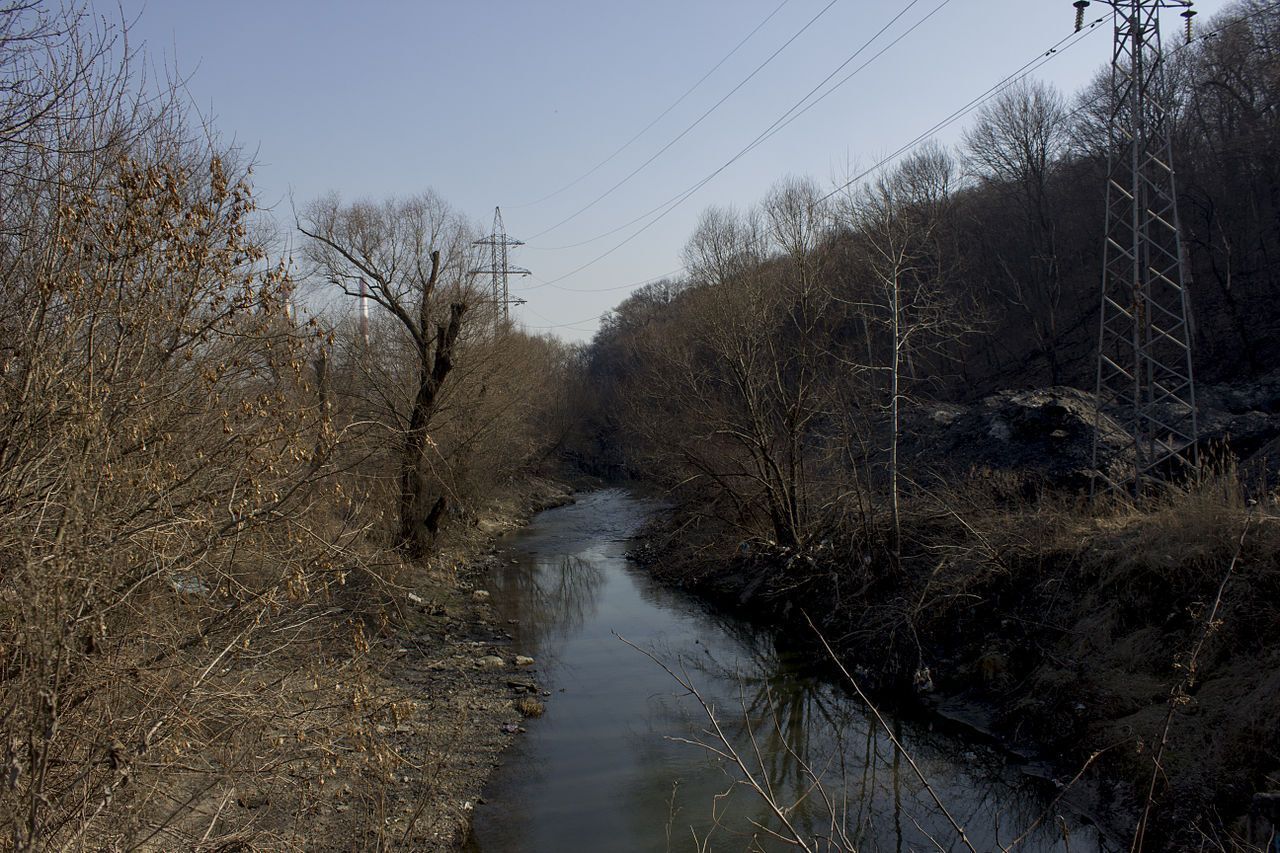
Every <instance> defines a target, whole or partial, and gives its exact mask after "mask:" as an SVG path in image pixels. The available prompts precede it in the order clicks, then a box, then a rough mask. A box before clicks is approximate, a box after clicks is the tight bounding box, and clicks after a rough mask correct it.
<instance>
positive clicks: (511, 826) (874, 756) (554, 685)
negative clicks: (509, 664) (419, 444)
mask: <svg viewBox="0 0 1280 853" xmlns="http://www.w3.org/2000/svg"><path fill="white" fill-rule="evenodd" d="M655 509H656V507H655V505H654V504H652V503H650V502H648V501H646V500H644V499H641V498H638V497H636V496H633V495H632V494H630V493H628V492H626V491H622V490H616V489H609V490H602V491H596V492H591V493H588V494H585V495H582V496H581V497H580V499H579V500H578V502H577V503H575V504H572V505H569V506H564V507H560V508H557V509H552V510H548V511H546V512H543V513H541V514H540V515H538V516H537V517H536V518H535V519H534V520H533V522H532V523H531V524H530V525H529V527H528V528H526V529H525V530H523V531H521V532H519V533H517V534H515V535H513V536H511V537H508V538H507V539H506V540H505V541H504V542H503V543H502V547H503V549H504V550H503V558H504V559H503V561H502V564H501V565H500V566H499V567H498V568H497V569H495V570H494V571H493V573H492V575H491V576H490V577H489V578H488V581H487V583H488V588H489V590H490V592H491V594H492V597H493V598H492V600H493V602H494V605H495V607H496V609H497V611H498V612H499V614H500V616H501V619H502V620H505V622H506V626H505V627H506V628H507V630H508V632H509V633H510V634H511V635H512V637H513V642H512V645H511V653H512V654H528V655H531V656H533V657H534V658H535V659H536V660H537V677H538V681H539V683H540V684H541V685H542V686H544V687H545V688H546V689H547V690H549V691H550V692H551V695H550V696H549V697H546V698H545V699H544V701H545V703H546V713H545V715H544V716H542V717H541V718H536V719H530V720H529V721H528V722H527V728H528V731H527V733H524V734H521V735H520V736H519V737H518V739H517V740H516V743H515V744H514V745H513V746H512V747H511V748H510V749H509V750H508V751H507V753H506V754H505V757H504V764H503V766H502V767H500V768H499V769H498V770H497V771H496V772H495V774H494V776H493V778H492V780H491V781H490V783H489V785H488V786H487V788H486V790H485V794H484V801H483V803H481V804H480V805H479V806H478V807H477V809H476V812H475V820H474V829H473V833H472V838H471V840H470V842H469V844H468V847H467V850H468V851H469V853H506V851H529V853H542V851H547V853H552V851H556V853H559V851H573V853H608V851H664V850H690V851H692V850H699V849H703V850H716V851H720V850H726V851H739V850H769V851H772V850H790V849H797V848H795V847H793V846H790V845H787V844H785V843H783V842H782V841H780V840H778V839H776V838H774V837H772V836H771V835H770V833H771V832H779V831H781V820H780V818H779V817H777V816H776V815H775V814H774V813H773V812H772V810H771V809H770V807H769V806H768V805H767V803H766V801H765V799H764V797H762V796H761V795H760V794H759V793H757V792H756V791H755V790H752V789H750V788H749V787H747V786H745V785H742V784H738V783H739V781H740V780H741V779H742V778H743V771H742V770H741V769H740V768H738V767H736V766H735V765H734V763H733V762H732V761H730V760H728V759H726V758H724V757H722V756H721V755H717V754H715V753H712V752H710V751H708V750H707V749H705V748H703V747H700V746H698V745H695V744H693V743H689V742H688V741H700V742H702V743H703V744H705V745H707V746H711V747H714V748H716V749H717V750H719V751H720V752H721V753H727V752H728V750H727V749H726V748H725V744H724V743H722V742H719V741H718V740H717V739H716V738H714V737H712V736H710V735H708V733H707V732H708V729H709V728H710V726H709V721H708V717H707V714H706V713H705V711H704V710H703V707H702V705H701V704H700V703H699V702H698V701H697V700H696V699H695V698H694V697H693V696H691V695H690V694H689V692H688V691H687V690H685V689H684V688H683V687H681V686H680V684H678V683H677V682H676V681H675V680H674V679H673V678H672V676H671V675H670V674H668V673H667V672H666V671H664V670H663V668H662V667H661V666H659V665H658V664H657V663H655V661H654V660H652V659H650V658H649V657H648V656H646V655H645V654H643V653H642V652H641V651H639V650H637V648H635V647H639V649H644V650H647V651H649V652H651V653H652V654H653V655H654V656H655V657H656V658H657V659H658V660H660V661H662V662H664V663H665V664H666V665H667V666H668V667H670V668H671V669H672V670H674V671H676V672H677V673H680V674H681V675H682V676H687V680H688V681H689V683H691V684H692V685H693V686H694V687H695V688H696V689H697V691H698V692H699V694H701V696H702V697H703V699H704V700H705V702H706V703H707V704H708V705H709V706H712V707H713V708H714V712H715V715H716V718H717V719H718V720H719V721H720V725H721V727H722V729H723V732H724V735H725V739H726V740H727V741H728V743H729V745H731V746H732V747H733V749H734V750H735V751H736V752H737V753H738V755H739V756H741V758H742V760H743V762H744V763H745V764H746V765H747V769H748V770H749V771H750V772H751V774H752V775H753V776H754V777H755V778H756V780H757V781H758V782H759V783H760V785H761V787H766V786H767V787H768V789H770V790H771V791H772V794H773V801H774V802H775V803H776V804H778V805H779V806H782V807H784V808H785V809H786V810H785V811H784V814H785V815H786V818H787V820H788V821H789V822H790V823H791V825H792V826H793V827H795V828H796V829H797V830H799V831H800V832H801V833H802V834H804V835H805V836H806V837H807V838H810V839H815V838H816V839H817V841H814V842H812V847H811V848H810V849H814V850H819V849H821V850H828V849H830V850H843V849H846V847H856V849H857V850H859V851H917V850H919V851H925V850H939V849H942V850H966V849H968V848H966V847H965V846H964V845H963V844H962V843H961V842H960V841H959V840H958V834H957V833H956V832H955V830H954V828H953V826H952V824H951V822H950V821H949V820H948V819H947V818H946V817H945V816H944V814H943V812H942V809H941V808H940V807H939V805H938V804H937V803H936V802H935V800H934V798H935V796H936V798H937V800H938V801H940V802H941V805H942V807H945V809H946V810H947V812H949V813H950V815H951V816H952V818H953V819H954V821H955V822H956V823H957V824H959V825H960V826H963V827H964V828H965V831H966V834H967V835H968V838H969V841H970V843H971V844H972V845H973V848H974V849H976V850H979V851H984V853H985V851H991V850H1001V849H1003V848H1004V847H1005V846H1006V845H1008V844H1009V843H1010V842H1011V841H1012V840H1013V839H1014V838H1016V837H1017V836H1019V835H1020V834H1022V833H1023V832H1024V831H1025V830H1027V829H1028V827H1031V826H1032V825H1033V824H1035V823H1036V822H1037V819H1040V822H1039V826H1038V827H1037V828H1035V829H1032V830H1030V832H1029V833H1028V834H1027V837H1026V839H1025V840H1024V841H1023V842H1022V843H1021V844H1020V845H1019V846H1018V847H1017V848H1016V849H1018V850H1023V851H1033V852H1034V853H1040V851H1064V853H1066V852H1067V851H1074V853H1088V852H1089V851H1108V853H1110V851H1112V850H1114V849H1116V848H1115V847H1113V846H1112V845H1111V844H1109V843H1107V842H1106V841H1104V840H1103V839H1102V838H1101V837H1100V836H1099V834H1098V833H1097V832H1096V831H1095V830H1094V829H1093V828H1092V827H1091V826H1089V825H1088V823H1087V822H1086V821H1084V820H1083V819H1081V818H1080V817H1078V816H1075V815H1073V814H1072V813H1071V812H1070V811H1068V810H1066V809H1065V808H1064V807H1063V806H1062V804H1057V805H1055V804H1054V802H1053V797H1054V795H1055V791H1054V788H1053V786H1052V785H1050V784H1049V783H1046V782H1045V781H1044V780H1042V779H1040V778H1036V777H1034V776H1032V775H1030V774H1028V773H1027V772H1025V769H1024V768H1021V767H1020V766H1019V765H1018V764H1017V763H1016V761H1014V760H1013V759H1012V758H1010V757H1009V756H1008V755H1007V754H1005V753H1003V752H1002V751H1000V750H998V749H996V748H994V747H992V746H989V745H986V744H983V743H978V742H970V741H967V740H965V739H963V738H961V737H958V736H957V735H955V734H954V733H949V732H946V733H944V732H943V731H940V730H935V729H934V727H932V726H931V725H929V724H928V722H927V721H921V720H910V719H899V718H895V717H892V716H888V715H886V719H887V724H888V726H889V727H890V728H891V729H893V730H894V731H895V732H896V739H897V740H898V741H899V743H901V744H902V746H903V749H902V750H899V749H897V748H895V746H894V745H893V739H891V738H890V737H889V736H888V734H887V733H886V731H885V727H884V726H881V725H880V724H879V723H878V722H877V721H876V720H875V718H874V717H872V716H871V715H870V712H869V709H867V708H866V706H864V705H863V704H862V703H860V702H859V701H858V699H857V698H856V697H855V696H854V695H853V694H852V692H851V691H849V690H848V689H846V688H845V687H844V686H842V685H841V684H839V683H837V682H834V681H833V680H832V679H831V678H830V677H829V668H828V667H825V666H823V665H821V664H822V662H820V661H815V660H813V659H812V655H810V654H797V653H793V652H789V651H788V650H787V648H786V644H785V642H784V640H785V638H775V637H771V636H769V635H768V633H767V632H763V631H760V630H758V629H756V628H753V627H752V626H749V625H747V624H746V623H744V622H741V621H739V620H736V619H734V618H732V617H727V616H724V615H721V614H717V613H714V612H710V611H709V610H708V609H707V608H705V607H703V606H701V605H700V604H699V603H698V602H697V601H695V600H693V599H691V598H690V597H689V596H687V595H684V594H682V593H680V592H678V591H674V590H670V589H668V588H666V587H663V586H661V585H659V584H657V583H655V582H653V581H651V580H650V579H649V578H647V577H646V576H645V574H644V573H643V572H642V571H641V570H639V569H638V568H636V567H635V566H634V565H632V564H630V563H629V562H628V561H627V559H626V557H625V552H626V550H627V547H628V540H629V538H630V537H631V536H633V535H634V534H635V533H636V532H637V530H638V529H639V528H640V527H641V526H642V525H643V523H644V522H645V521H646V519H647V518H649V517H650V516H651V514H652V513H653V512H654V511H655ZM624 639H625V640H626V641H627V642H624ZM628 643H631V644H634V646H635V647H633V646H632V645H628ZM904 752H905V755H904ZM906 755H909V756H910V757H911V758H912V759H914V761H915V763H916V765H917V766H918V767H919V769H920V774H919V775H923V776H924V778H925V779H927V780H928V783H929V785H928V788H926V786H925V785H923V784H922V783H921V781H920V778H919V775H917V774H916V773H915V771H913V770H912V769H911V767H910V764H909V762H908V761H907V760H906ZM815 778H817V779H819V780H820V781H821V790H819V789H818V788H817V787H816V786H815V785H814V781H815ZM929 789H932V794H931V793H930V790H929ZM833 827H835V828H836V830H835V831H834V832H833ZM836 835H842V836H843V838H844V839H845V840H846V841H847V842H849V843H848V844H846V846H845V847H840V846H830V847H829V846H827V841H826V839H829V838H831V837H833V836H836ZM931 838H932V839H933V840H932V841H931V840H930V839H931ZM700 845H702V846H700Z"/></svg>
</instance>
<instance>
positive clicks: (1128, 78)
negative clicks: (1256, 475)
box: [1075, 0, 1199, 496]
mask: <svg viewBox="0 0 1280 853" xmlns="http://www.w3.org/2000/svg"><path fill="white" fill-rule="evenodd" d="M1103 2H1105V3H1106V5H1108V6H1111V7H1112V10H1113V19H1114V29H1115V39H1114V44H1113V50H1112V58H1111V92H1110V95H1111V107H1110V109H1111V117H1110V131H1111V132H1110V139H1111V144H1110V158H1109V164H1108V169H1107V223H1106V242H1105V246H1104V250H1103V273H1102V307H1101V316H1100V317H1099V324H1098V372H1097V412H1096V425H1097V426H1098V427H1100V426H1101V422H1102V418H1103V413H1104V411H1105V412H1106V413H1108V414H1111V415H1112V416H1114V417H1115V419H1116V420H1117V421H1118V422H1119V423H1120V424H1121V425H1122V426H1123V427H1124V428H1125V429H1126V430H1127V431H1128V433H1129V435H1130V436H1131V437H1132V440H1133V445H1132V446H1133V453H1134V460H1133V461H1134V471H1133V479H1132V481H1131V482H1129V483H1126V482H1125V480H1124V478H1113V477H1112V476H1111V475H1110V474H1109V473H1108V472H1103V471H1101V470H1100V469H1099V465H1098V435H1099V433H1100V430H1095V434H1094V445H1093V467H1094V470H1095V471H1097V472H1098V474H1097V475H1096V476H1098V477H1101V480H1102V483H1101V485H1102V487H1103V488H1104V489H1118V488H1121V487H1129V486H1131V487H1132V489H1133V492H1134V495H1135V496H1136V495H1138V494H1139V493H1141V492H1142V490H1143V489H1144V487H1145V486H1146V485H1149V484H1151V483H1154V482H1160V481H1162V480H1164V479H1165V478H1167V477H1169V476H1170V475H1172V474H1176V473H1178V469H1179V468H1182V469H1186V468H1190V469H1194V468H1195V466H1196V465H1197V464H1198V461H1199V460H1198V455H1197V454H1198V451H1197V446H1196V442H1197V439H1198V437H1199V436H1198V427H1197V423H1196V395H1195V381H1194V377H1193V374H1192V369H1191V338H1192V327H1191V320H1190V310H1189V305H1188V300H1187V286H1188V285H1189V284H1190V279H1191V276H1190V272H1189V270H1188V269H1187V266H1186V258H1185V255H1184V254H1183V245H1182V237H1181V233H1180V231H1181V229H1180V225H1179V221H1178V203H1177V187H1176V183H1175V180H1174V170H1173V159H1172V156H1171V153H1172V152H1171V149H1172V145H1171V142H1170V138H1169V130H1170V129H1169V103H1168V98H1169V91H1168V89H1167V87H1166V83H1165V77H1164V68H1163V63H1164V57H1163V53H1162V50H1161V41H1160V15H1161V12H1162V11H1163V10H1165V9H1170V8H1178V9H1182V10H1183V12H1182V16H1183V17H1184V18H1185V19H1186V37H1187V41H1188V42H1190V40H1191V17H1192V16H1193V15H1194V14H1195V12H1194V11H1193V10H1192V9H1191V5H1192V4H1191V0H1103ZM1088 5H1089V3H1088V2H1087V1H1086V0H1077V2H1076V3H1075V7H1076V29H1077V30H1079V29H1080V27H1081V25H1082V23H1083V18H1084V8H1085V7H1086V6H1088ZM1094 485H1095V489H1096V488H1097V487H1098V485H1099V483H1098V482H1097V481H1096V480H1095V484H1094Z"/></svg>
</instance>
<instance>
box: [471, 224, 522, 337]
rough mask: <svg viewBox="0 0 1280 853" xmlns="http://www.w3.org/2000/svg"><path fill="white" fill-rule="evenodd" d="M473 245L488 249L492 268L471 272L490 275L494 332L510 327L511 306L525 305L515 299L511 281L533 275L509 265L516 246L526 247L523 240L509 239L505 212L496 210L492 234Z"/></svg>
mask: <svg viewBox="0 0 1280 853" xmlns="http://www.w3.org/2000/svg"><path fill="white" fill-rule="evenodd" d="M472 245H473V246H488V247H489V265H488V266H487V267H480V268H479V269H474V270H471V273H472V274H473V275H487V276H489V293H490V302H491V304H492V305H493V306H494V312H493V325H494V328H495V329H499V328H507V327H508V326H509V325H510V323H511V306H512V305H523V304H524V303H525V300H523V299H520V298H519V297H516V298H514V299H513V298H512V297H511V290H510V286H509V279H510V277H511V276H513V275H532V274H533V273H532V272H530V271H529V270H527V269H525V268H524V267H513V266H511V264H510V263H509V262H508V253H509V251H510V250H511V249H512V248H514V247H515V246H523V245H524V242H523V241H521V240H514V239H512V238H511V237H508V236H507V229H506V227H505V226H504V225H503V224H502V209H501V208H498V207H495V208H494V209H493V233H491V234H489V236H487V237H482V238H480V239H479V240H476V241H475V242H473V243H472Z"/></svg>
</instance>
